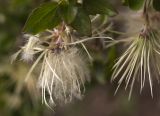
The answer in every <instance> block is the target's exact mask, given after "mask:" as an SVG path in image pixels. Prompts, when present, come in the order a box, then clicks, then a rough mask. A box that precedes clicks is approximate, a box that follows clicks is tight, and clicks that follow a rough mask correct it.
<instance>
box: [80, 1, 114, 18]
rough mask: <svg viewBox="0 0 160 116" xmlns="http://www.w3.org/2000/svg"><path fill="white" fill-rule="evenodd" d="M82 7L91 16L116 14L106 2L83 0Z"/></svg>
mask: <svg viewBox="0 0 160 116" xmlns="http://www.w3.org/2000/svg"><path fill="white" fill-rule="evenodd" d="M83 7H84V9H85V10H86V11H87V12H88V14H91V15H95V14H107V15H110V16H113V15H116V14H117V11H116V10H115V9H114V8H113V6H112V5H111V4H110V3H109V2H108V0H84V2H83Z"/></svg>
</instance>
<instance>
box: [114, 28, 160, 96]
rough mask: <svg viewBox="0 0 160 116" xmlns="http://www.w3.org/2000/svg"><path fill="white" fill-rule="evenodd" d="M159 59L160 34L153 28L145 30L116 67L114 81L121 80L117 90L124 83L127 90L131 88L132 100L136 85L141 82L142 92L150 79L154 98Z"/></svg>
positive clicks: (159, 73)
mask: <svg viewBox="0 0 160 116" xmlns="http://www.w3.org/2000/svg"><path fill="white" fill-rule="evenodd" d="M159 59H160V33H159V32H158V31H156V30H154V29H152V28H144V30H143V31H142V32H141V33H140V35H139V36H138V37H135V39H134V40H133V41H132V43H131V45H130V46H129V47H128V49H127V50H126V51H125V52H124V53H123V55H122V56H121V57H120V58H119V59H118V61H117V62H116V64H115V65H114V72H113V75H112V80H114V79H116V78H119V81H118V87H117V90H118V88H119V87H120V85H121V84H122V82H124V83H125V85H126V86H125V89H127V88H128V87H129V88H130V94H129V99H130V97H131V93H132V90H133V86H134V83H135V82H136V81H140V92H141V91H142V89H143V88H144V85H145V83H146V80H147V79H148V81H149V85H150V91H151V96H152V97H153V90H152V86H153V79H154V78H155V77H156V79H157V80H158V81H159V76H160V60H159ZM117 90H116V92H117ZM116 92H115V93H116Z"/></svg>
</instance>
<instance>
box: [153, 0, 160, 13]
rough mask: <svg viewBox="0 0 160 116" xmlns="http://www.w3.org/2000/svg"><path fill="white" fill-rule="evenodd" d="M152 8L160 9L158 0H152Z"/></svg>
mask: <svg viewBox="0 0 160 116" xmlns="http://www.w3.org/2000/svg"><path fill="white" fill-rule="evenodd" d="M153 8H154V9H155V10H157V11H160V0H153Z"/></svg>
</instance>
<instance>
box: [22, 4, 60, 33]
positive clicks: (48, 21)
mask: <svg viewBox="0 0 160 116" xmlns="http://www.w3.org/2000/svg"><path fill="white" fill-rule="evenodd" d="M57 8H58V4H57V3H56V2H49V3H44V4H42V5H40V6H39V7H38V8H36V9H35V10H33V11H32V13H31V14H30V16H29V18H28V20H27V22H26V24H25V26H24V31H25V32H29V33H33V34H37V33H39V32H41V31H44V30H45V29H51V28H54V27H55V26H57V25H58V24H59V23H60V21H61V19H60V16H59V15H58V12H57Z"/></svg>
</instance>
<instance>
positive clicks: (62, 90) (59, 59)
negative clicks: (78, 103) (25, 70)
mask: <svg viewBox="0 0 160 116" xmlns="http://www.w3.org/2000/svg"><path fill="white" fill-rule="evenodd" d="M86 80H89V71H88V68H87V65H86V62H85V59H84V58H83V56H82V55H81V54H80V53H79V51H78V49H77V48H75V47H73V48H69V49H68V50H62V51H60V52H59V53H54V52H53V51H52V50H48V52H47V53H46V54H45V56H44V59H43V63H42V69H41V73H40V76H39V86H40V87H41V89H42V97H43V98H42V100H43V102H44V103H45V104H46V105H48V100H47V99H48V98H47V95H46V94H48V96H49V102H50V103H51V104H54V103H55V102H57V101H59V103H62V104H63V103H67V102H70V101H71V100H72V99H73V98H81V97H82V93H81V87H82V86H84V83H85V81H86Z"/></svg>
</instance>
